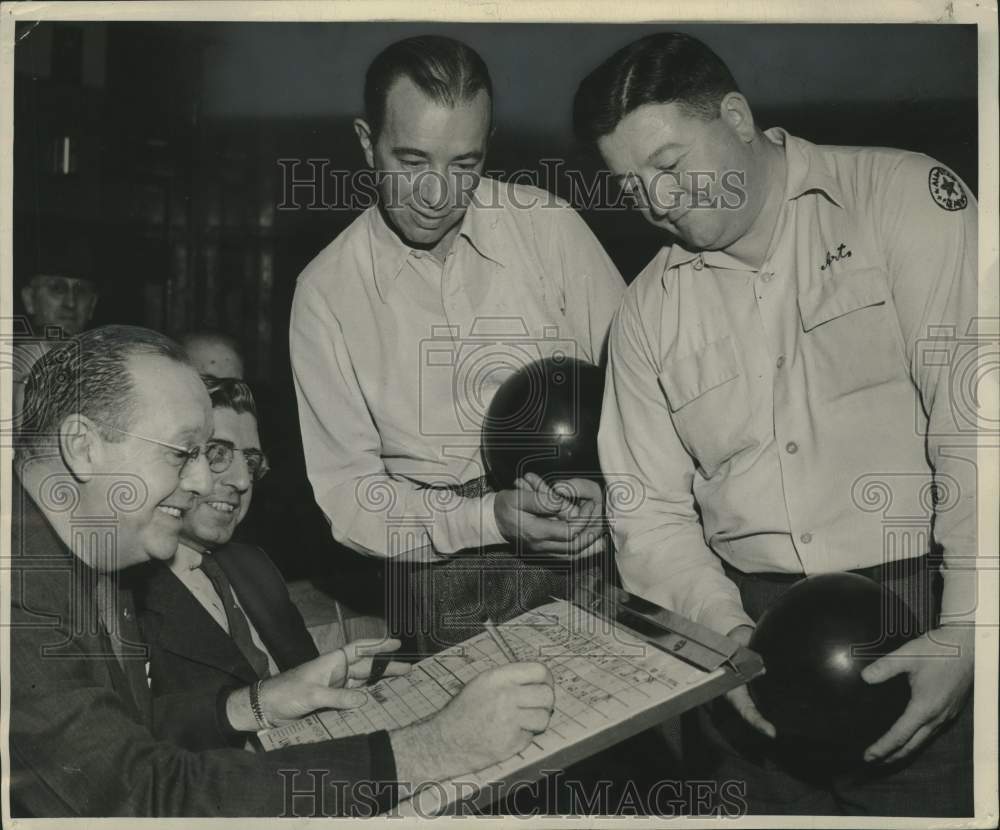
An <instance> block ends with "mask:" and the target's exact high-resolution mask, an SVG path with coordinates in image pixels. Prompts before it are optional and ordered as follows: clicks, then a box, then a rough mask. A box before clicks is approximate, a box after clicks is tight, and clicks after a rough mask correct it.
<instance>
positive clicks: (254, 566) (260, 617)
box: [213, 545, 303, 671]
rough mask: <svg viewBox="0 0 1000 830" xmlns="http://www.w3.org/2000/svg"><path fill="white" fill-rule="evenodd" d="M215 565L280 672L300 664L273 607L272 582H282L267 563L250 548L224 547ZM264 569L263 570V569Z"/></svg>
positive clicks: (280, 616)
mask: <svg viewBox="0 0 1000 830" xmlns="http://www.w3.org/2000/svg"><path fill="white" fill-rule="evenodd" d="M213 556H215V561H216V562H218V563H219V566H220V567H221V568H222V570H224V571H225V572H226V576H227V577H228V578H229V583H230V584H231V585H232V586H233V590H234V591H235V592H236V596H237V598H238V599H239V602H240V606H241V607H242V608H243V610H244V612H246V615H247V619H249V620H250V622H251V623H253V627H254V628H255V629H256V630H257V634H258V635H259V636H260V639H261V642H263V643H264V646H265V647H266V648H267V650H268V652H269V653H270V655H271V657H273V658H274V662H275V663H276V664H277V665H278V669H279V671H287V670H288V669H291V668H294V667H295V666H297V665H299V664H300V663H301V662H303V660H302V658H301V656H300V655H298V654H292V653H290V651H289V648H287V647H286V645H287V644H290V643H293V642H294V637H292V636H291V635H290V634H289V632H288V631H287V630H286V627H285V626H284V625H283V623H282V620H283V617H282V615H281V614H280V613H278V612H280V611H281V610H282V609H281V608H278V607H275V605H274V603H275V602H276V600H277V596H276V592H275V591H274V586H273V585H271V584H268V583H269V582H270V581H271V580H274V579H279V580H280V579H281V578H282V577H281V574H280V573H279V572H277V570H276V569H275V568H274V566H273V565H272V564H271V562H270V560H268V559H266V558H265V555H264V554H263V553H260V552H259V551H258V549H256V548H252V547H250V546H249V545H223V546H222V547H221V548H219V549H218V550H217V551H215V553H214V554H213ZM265 566H266V567H265Z"/></svg>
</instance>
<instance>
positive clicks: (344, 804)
mask: <svg viewBox="0 0 1000 830" xmlns="http://www.w3.org/2000/svg"><path fill="white" fill-rule="evenodd" d="M4 472H8V471H4ZM8 480H9V479H8ZM13 489H14V492H13V493H12V505H11V508H12V538H11V555H12V556H11V569H12V571H11V588H12V590H11V622H12V625H11V627H10V635H11V677H10V683H11V715H10V752H11V770H10V772H11V801H12V803H11V809H12V812H13V814H14V815H16V816H20V817H25V816H38V817H60V816H280V815H303V814H313V813H315V814H317V815H323V814H327V815H335V814H350V813H351V812H352V811H359V812H360V813H361V814H370V813H371V812H374V811H376V810H380V809H387V808H388V807H389V806H390V805H391V803H392V801H393V800H394V799H395V797H396V794H395V786H394V785H393V784H390V786H388V787H380V786H379V785H380V784H381V783H382V782H394V781H395V776H396V771H395V765H394V762H393V759H392V751H391V748H390V745H389V740H388V735H387V733H385V732H378V733H374V734H372V735H364V736H357V737H353V738H346V739H343V740H337V741H326V742H322V743H317V744H309V745H305V746H294V747H286V748H285V749H280V750H276V751H274V752H268V753H252V752H246V751H244V750H241V749H239V750H238V749H216V750H209V751H205V752H190V751H188V750H185V749H182V748H181V747H179V746H177V744H175V743H173V742H172V741H167V740H160V739H157V738H156V737H154V736H153V734H152V733H151V731H150V716H149V714H148V713H149V708H150V707H149V699H148V689H147V687H146V676H145V671H144V663H145V659H146V656H145V654H143V653H142V649H141V647H140V648H139V652H138V654H137V656H135V657H133V658H131V659H123V660H122V661H121V662H119V660H118V659H117V658H116V657H115V656H114V653H113V652H112V651H111V643H110V638H109V637H108V634H107V633H106V631H105V630H104V628H103V626H102V624H101V623H100V618H99V615H98V611H97V605H96V598H95V595H94V588H93V585H94V572H93V571H91V570H90V569H89V568H87V567H86V566H85V565H83V564H82V563H81V562H80V560H79V559H77V558H76V557H75V556H73V554H72V553H70V551H68V550H67V548H66V546H65V545H63V543H62V541H61V540H60V539H59V537H58V536H57V535H56V534H55V532H54V531H53V529H52V528H51V526H50V525H49V523H48V521H47V520H46V519H45V517H44V516H43V515H42V513H41V512H40V511H39V510H38V508H37V507H36V506H35V504H34V502H33V501H32V500H31V499H30V498H29V497H28V495H27V494H26V493H25V491H24V490H23V488H22V487H21V486H20V484H19V483H18V482H17V481H16V480H15V486H14V488H13ZM82 521H84V522H87V523H88V524H89V525H90V526H91V527H90V528H89V529H91V530H92V529H94V528H93V520H92V519H90V520H86V519H83V520H82ZM97 530H98V532H100V529H99V528H97ZM123 573H124V574H128V571H125V572H123ZM129 639H131V635H129ZM134 648H135V647H134V646H133V650H134ZM306 770H309V771H311V772H305V771H306ZM293 776H294V777H293ZM368 781H372V782H375V788H374V792H373V788H372V787H370V786H368V785H367V784H364V785H362V786H352V785H354V784H357V783H358V782H368ZM293 787H294V789H296V790H302V789H313V788H315V789H316V796H317V797H316V798H315V799H312V800H311V799H310V798H308V797H306V798H303V797H301V796H300V797H298V798H297V799H296V800H295V801H294V803H293V802H292V801H291V798H290V794H291V791H292V789H293ZM379 790H381V792H379ZM379 795H380V796H381V798H378V796H379Z"/></svg>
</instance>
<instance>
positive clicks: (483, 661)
mask: <svg viewBox="0 0 1000 830" xmlns="http://www.w3.org/2000/svg"><path fill="white" fill-rule="evenodd" d="M500 629H501V631H502V634H503V638H504V640H505V641H506V642H507V643H508V644H509V645H510V646H511V648H512V649H513V651H514V653H515V655H516V656H517V658H518V660H537V661H539V662H542V663H545V664H546V665H547V666H548V667H549V669H550V671H551V672H552V675H553V677H554V679H555V709H554V711H553V715H552V720H551V721H550V723H549V727H548V729H547V730H546V731H545V732H543V733H542V734H540V735H536V736H535V737H534V739H533V740H532V742H531V743H530V744H529V745H528V747H527V748H526V749H524V750H523V751H522V752H520V753H518V754H517V755H515V756H513V757H512V758H509V759H508V760H506V761H504V762H502V763H500V764H495V765H493V766H491V767H487V768H486V769H484V770H481V771H479V772H478V773H475V774H473V775H469V776H464V777H463V779H462V780H463V782H465V781H471V782H473V783H474V784H475V785H476V786H480V787H481V786H484V785H485V784H487V783H489V782H496V781H501V780H503V779H505V778H508V777H510V776H511V775H513V774H515V773H517V772H518V771H519V770H521V769H525V768H527V767H530V766H532V765H533V764H535V763H536V762H538V761H540V760H544V759H545V758H548V757H549V756H551V755H553V754H554V753H556V752H559V751H560V750H563V749H566V748H568V747H572V746H573V745H574V744H576V743H579V742H582V741H584V740H586V739H588V738H590V737H592V736H593V735H594V734H595V733H599V732H604V731H605V730H608V729H613V728H614V727H615V726H617V725H620V724H622V723H625V722H626V721H628V720H630V719H632V718H635V717H636V716H637V715H639V714H640V713H642V712H645V711H647V710H649V709H652V708H655V707H657V706H660V705H663V704H664V703H666V702H668V701H670V700H672V699H674V698H676V697H679V696H681V695H683V694H684V692H685V691H686V690H688V689H689V688H690V687H691V686H695V685H700V684H702V683H705V682H707V681H708V680H711V679H712V678H715V677H716V676H717V675H720V674H722V673H723V669H721V668H720V669H716V670H715V671H714V672H706V671H704V670H702V669H699V668H697V667H696V666H693V665H690V664H688V663H686V662H684V661H682V660H680V659H678V658H677V657H675V656H673V655H671V654H668V653H666V652H664V651H662V650H660V649H658V648H656V647H654V646H652V645H650V644H649V643H648V642H646V641H644V640H643V639H641V638H640V637H639V636H637V635H635V634H632V633H631V632H629V631H625V630H623V629H622V628H621V627H619V626H615V625H613V624H612V623H610V622H609V621H607V620H605V619H603V618H601V617H598V616H595V615H594V614H591V613H590V612H588V611H586V610H584V609H582V608H580V607H578V606H576V605H573V604H571V603H568V602H565V601H558V602H553V603H549V604H548V605H544V606H541V607H539V608H536V609H534V610H532V611H528V612H526V613H524V614H522V615H521V616H519V617H517V618H515V619H514V620H511V621H510V622H507V623H504V624H503V625H502V626H500ZM505 663H507V660H506V659H505V658H504V656H503V654H502V653H501V652H500V649H499V648H498V646H497V645H496V643H494V641H493V640H492V639H491V638H490V636H489V635H488V634H487V633H486V632H483V633H482V634H480V635H477V636H476V637H473V638H472V639H469V640H466V641H465V642H464V643H461V644H459V645H456V646H452V647H451V648H449V649H447V650H445V651H442V652H441V653H440V654H437V655H434V656H432V657H428V658H426V659H424V660H422V661H420V662H419V663H417V664H415V665H414V666H413V668H412V670H411V671H410V672H409V673H408V674H406V675H403V676H400V677H392V678H385V679H383V680H381V681H379V682H378V683H376V684H375V685H373V686H371V687H369V688H368V689H366V692H367V694H368V701H367V702H366V703H365V704H363V705H362V706H360V707H358V708H356V709H350V710H344V711H338V710H328V711H323V712H319V713H316V714H313V715H310V716H309V717H307V718H304V719H302V720H300V721H296V722H295V723H292V724H288V725H286V726H282V727H279V728H277V729H272V730H268V731H266V732H261V733H260V735H259V738H260V741H261V744H262V746H263V748H264V749H265V750H271V749H277V748H279V747H283V746H289V745H292V744H301V743H311V742H315V741H323V740H329V739H331V738H342V737H347V736H350V735H358V734H364V733H368V732H374V731H377V730H379V729H387V730H392V729H398V728H399V727H403V726H407V725H409V724H411V723H415V722H416V721H419V720H423V719H424V718H426V717H428V716H430V715H432V714H434V713H435V712H437V711H438V710H439V709H441V708H443V707H444V706H445V705H446V704H447V703H448V701H450V700H451V699H452V698H453V697H454V696H455V695H457V694H458V692H459V691H460V690H461V689H462V687H463V686H464V685H465V684H466V683H468V682H469V681H471V680H472V679H473V678H474V677H476V676H477V675H479V674H481V673H482V672H484V671H487V670H488V669H491V668H494V667H496V666H501V665H504V664H505Z"/></svg>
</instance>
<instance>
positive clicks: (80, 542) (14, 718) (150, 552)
mask: <svg viewBox="0 0 1000 830" xmlns="http://www.w3.org/2000/svg"><path fill="white" fill-rule="evenodd" d="M25 397H26V401H28V402H29V403H30V404H31V406H26V409H25V411H26V412H28V413H30V414H31V418H30V419H29V420H28V421H26V423H25V425H24V430H23V432H22V435H21V436H19V443H18V450H17V456H16V458H15V476H14V478H13V486H12V488H11V522H10V525H11V539H10V542H11V544H10V550H11V555H10V557H9V561H5V562H4V567H9V568H10V570H11V575H10V579H11V588H12V590H11V596H10V620H11V624H10V626H9V627H7V626H5V627H3V628H0V635H2V636H3V637H6V636H7V634H8V633H9V635H10V665H11V670H10V677H9V689H10V692H9V694H10V721H9V755H7V756H5V760H6V758H9V759H10V765H9V769H8V768H6V767H5V769H4V773H5V777H7V780H8V781H9V784H10V786H9V793H10V812H11V814H12V815H13V816H15V817H18V818H25V817H46V818H62V817H72V816H150V817H152V816H165V817H171V816H269V815H270V816H282V815H284V816H303V815H358V816H366V815H371V814H373V813H375V812H379V811H383V810H385V809H387V808H388V807H389V806H391V805H392V804H393V803H394V802H395V801H396V800H397V798H398V797H400V796H401V795H403V794H405V793H406V791H407V790H408V789H409V788H411V787H417V786H420V785H421V784H423V783H426V782H429V781H440V780H446V779H449V778H455V777H458V776H460V775H462V774H464V773H466V772H469V771H472V770H477V769H482V768H484V767H486V766H489V765H490V764H493V763H496V762H498V761H502V760H504V759H505V758H508V757H510V756H511V755H513V754H514V753H516V752H519V751H520V750H522V749H523V748H524V747H526V746H527V744H528V742H529V741H530V739H531V737H532V736H533V735H534V734H535V733H538V732H542V731H544V729H545V728H546V726H547V724H548V721H549V717H550V716H551V709H552V705H553V702H554V700H553V696H552V678H551V674H550V673H549V672H548V670H547V669H546V668H545V667H544V666H542V665H540V664H538V663H517V664H512V665H507V666H504V667H502V668H499V669H496V670H494V671H492V672H486V673H484V674H482V675H480V676H479V677H477V678H476V679H475V680H473V681H472V682H470V683H469V684H468V685H467V686H465V687H464V689H463V690H462V691H461V692H460V693H459V694H458V696H457V697H456V698H455V699H454V700H453V701H451V703H450V704H449V705H448V706H446V707H445V708H444V709H443V710H442V711H441V712H439V713H438V714H436V715H434V716H432V717H431V718H429V719H427V720H425V721H422V722H420V723H417V724H413V725H412V726H408V727H404V728H402V729H398V730H395V731H393V732H391V733H389V732H385V731H379V732H375V733H372V734H370V735H359V736H356V737H350V738H346V739H338V740H335V741H323V742H320V743H316V744H309V745H305V746H290V747H284V748H282V749H278V750H275V751H273V752H268V753H250V752H244V751H242V750H239V749H235V750H234V749H230V748H224V749H221V748H220V749H210V750H205V751H198V752H192V751H190V750H188V749H187V748H185V747H183V746H182V745H180V744H179V743H178V742H177V741H174V740H170V739H163V738H161V737H159V736H157V735H155V733H154V731H153V730H154V723H153V722H154V715H153V713H152V711H151V710H152V709H153V705H152V701H151V696H150V690H149V687H148V685H147V674H146V672H145V670H144V669H145V663H146V662H147V661H148V660H149V659H150V652H149V650H148V649H147V648H146V647H145V645H144V644H143V642H142V639H141V637H140V633H139V630H138V625H137V621H136V617H135V611H134V597H133V589H134V585H133V583H134V581H135V579H136V578H138V577H140V576H141V571H140V569H137V568H135V567H134V566H137V565H141V564H143V563H146V562H149V561H161V562H162V561H167V560H169V559H171V558H172V557H173V556H174V554H175V552H176V551H177V546H178V540H179V537H180V533H181V530H182V527H183V526H184V521H185V517H186V516H187V515H189V514H191V513H193V512H194V511H195V509H196V505H197V504H198V503H199V500H201V499H203V498H205V497H206V496H208V495H209V494H212V493H213V492H214V491H213V484H214V482H213V473H214V474H219V473H222V472H224V470H223V469H222V468H223V467H224V464H223V462H224V461H226V460H227V459H228V460H230V461H231V465H230V467H231V468H233V467H236V465H237V464H239V465H242V466H247V465H246V460H245V459H246V457H247V456H246V453H244V452H240V453H235V452H232V453H230V452H229V448H228V447H227V445H226V444H224V443H223V440H222V439H221V438H220V440H219V441H216V442H214V443H213V442H210V441H209V436H210V435H211V433H212V427H213V421H212V409H211V404H210V400H209V397H208V394H207V393H206V391H205V387H204V385H203V384H202V382H201V380H200V379H199V377H198V375H197V373H196V372H195V371H194V369H193V368H192V367H191V366H190V365H189V363H188V362H187V358H186V356H185V354H184V353H183V351H182V350H181V348H180V347H179V346H178V345H177V344H176V343H173V342H172V341H170V340H168V339H167V338H165V337H163V336H162V335H159V334H157V333H156V332H152V331H149V330H147V329H139V328H134V327H129V326H107V327H104V328H102V329H96V330H94V331H90V332H85V333H84V334H82V335H79V336H78V337H76V338H74V339H72V340H71V341H69V342H68V343H65V344H63V345H61V346H59V347H58V348H56V349H52V350H50V351H49V352H48V353H47V354H46V355H45V356H44V357H42V358H41V359H40V360H39V361H38V363H37V364H36V366H35V367H33V369H32V371H31V374H30V375H29V378H28V383H27V385H26V389H25ZM250 443H251V442H250V441H249V440H248V439H246V437H245V436H243V435H234V436H233V440H232V449H233V450H235V448H236V447H239V448H240V449H241V450H243V449H244V447H246V448H247V449H248V451H249V450H250V449H252V448H253V447H251V446H250ZM220 448H222V449H220ZM236 455H239V456H240V460H239V462H237V460H236V458H235V456H236ZM230 456H231V458H230ZM251 457H252V456H251ZM251 465H253V462H251ZM257 469H262V468H261V467H259V466H258V467H257ZM247 472H248V473H249V470H248V471H247ZM210 501H211V500H210ZM216 501H217V499H216ZM220 512H221V511H220ZM210 624H211V625H215V623H214V622H212V623H210ZM200 636H202V637H204V636H205V635H204V634H202V635H200ZM5 646H6V643H0V647H5ZM355 651H357V650H355ZM345 664H347V666H348V668H349V669H350V668H354V669H357V668H360V669H361V672H352V673H358V674H364V673H366V670H367V669H368V668H370V662H368V661H366V660H365V659H363V657H362V655H360V654H357V653H353V652H352V654H351V655H350V656H348V655H342V653H341V652H337V653H333V654H331V655H323V656H321V657H319V658H317V659H316V660H312V661H309V662H308V663H305V664H304V665H302V666H299V667H298V668H296V669H293V670H291V671H289V672H284V673H282V674H281V675H278V676H276V677H273V678H270V679H269V681H268V684H269V687H268V688H267V689H263V688H262V684H260V681H258V683H254V684H251V685H249V686H247V685H243V686H242V687H241V688H240V689H237V690H236V691H235V692H232V691H230V690H228V689H222V690H220V691H218V693H217V691H216V690H215V689H206V690H204V692H205V693H204V695H203V699H202V705H203V706H204V707H205V708H206V709H207V710H208V711H210V712H211V713H212V715H215V716H217V717H219V718H220V719H221V718H223V717H224V718H225V719H226V720H227V721H228V722H229V723H230V724H231V725H232V726H233V727H235V728H236V729H237V730H239V731H244V732H249V731H253V730H255V729H257V728H258V727H260V726H262V725H263V726H266V725H267V721H268V720H269V719H270V718H271V717H272V716H274V717H275V719H276V720H277V719H279V718H281V717H282V716H288V715H294V714H296V712H295V711H294V705H293V704H296V703H297V705H298V707H299V709H298V713H299V714H304V712H305V711H311V710H313V709H319V708H323V707H326V706H331V705H335V704H336V702H337V701H338V700H339V699H340V696H341V695H342V691H341V690H340V689H336V688H334V689H331V688H329V686H330V684H331V683H336V682H337V680H338V671H339V672H341V674H343V673H344V665H345ZM282 690H284V691H282ZM262 691H263V695H262ZM282 699H284V700H285V701H286V702H289V706H290V707H291V708H287V707H286V708H285V709H284V711H281V710H276V709H275V708H274V707H275V706H276V703H280V701H281V700H282ZM241 718H242V719H243V720H242V722H241V721H240V719H241ZM262 722H263V723H262Z"/></svg>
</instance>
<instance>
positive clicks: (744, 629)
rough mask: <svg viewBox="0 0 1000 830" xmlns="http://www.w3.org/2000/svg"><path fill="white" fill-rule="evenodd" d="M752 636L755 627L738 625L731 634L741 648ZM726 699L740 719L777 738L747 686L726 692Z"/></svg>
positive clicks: (772, 726)
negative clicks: (755, 703) (755, 704)
mask: <svg viewBox="0 0 1000 830" xmlns="http://www.w3.org/2000/svg"><path fill="white" fill-rule="evenodd" d="M752 635H753V627H752V626H749V625H738V626H736V628H734V629H733V630H732V631H730V632H729V637H730V638H731V639H733V640H736V642H738V643H739V644H740V645H741V646H747V645H749V644H750V637H751V636H752ZM725 697H726V700H728V701H729V703H730V704H731V705H732V707H733V708H734V709H735V710H736V711H737V712H738V713H739V715H740V717H741V718H743V720H745V721H746V722H747V723H749V724H750V725H751V726H752V727H753V728H754V729H756V730H757V731H758V732H760V733H761V734H762V735H767V737H769V738H773V737H774V736H775V729H774V724H772V723H771V722H770V721H769V720H767V718H765V717H764V716H763V715H762V714H761V713H760V711H759V710H758V709H757V707H756V706H754V702H753V699H752V698H751V697H750V691H749V689H748V688H747V687H746V685H743V686H737V687H736V688H735V689H730V690H729V691H728V692H726V695H725Z"/></svg>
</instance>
